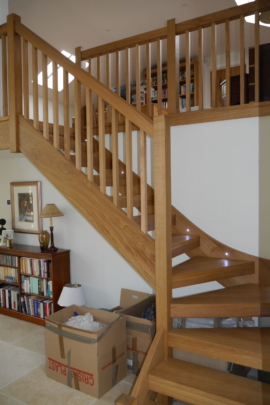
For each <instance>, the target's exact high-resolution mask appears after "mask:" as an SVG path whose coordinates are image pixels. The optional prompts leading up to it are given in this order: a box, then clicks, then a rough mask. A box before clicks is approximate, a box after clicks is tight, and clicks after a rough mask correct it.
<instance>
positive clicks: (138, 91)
mask: <svg viewBox="0 0 270 405" xmlns="http://www.w3.org/2000/svg"><path fill="white" fill-rule="evenodd" d="M140 96H141V58H140V46H139V45H138V44H137V45H136V107H137V110H138V111H141V97H140Z"/></svg>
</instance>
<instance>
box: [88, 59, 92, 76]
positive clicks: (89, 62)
mask: <svg viewBox="0 0 270 405" xmlns="http://www.w3.org/2000/svg"><path fill="white" fill-rule="evenodd" d="M91 62H92V59H91V58H89V59H88V66H87V72H88V73H89V75H91V74H92V70H91V68H92V63H91Z"/></svg>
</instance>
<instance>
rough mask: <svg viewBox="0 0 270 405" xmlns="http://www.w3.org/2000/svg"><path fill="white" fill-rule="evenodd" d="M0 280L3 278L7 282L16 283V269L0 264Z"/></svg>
mask: <svg viewBox="0 0 270 405" xmlns="http://www.w3.org/2000/svg"><path fill="white" fill-rule="evenodd" d="M0 280H3V281H4V280H5V281H8V282H9V283H18V269H14V268H13V267H4V266H0Z"/></svg>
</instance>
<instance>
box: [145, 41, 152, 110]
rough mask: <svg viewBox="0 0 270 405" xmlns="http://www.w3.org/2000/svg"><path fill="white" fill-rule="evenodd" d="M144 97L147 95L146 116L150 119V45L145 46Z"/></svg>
mask: <svg viewBox="0 0 270 405" xmlns="http://www.w3.org/2000/svg"><path fill="white" fill-rule="evenodd" d="M146 83H147V84H146V95H147V114H148V116H149V117H151V116H152V115H153V114H152V109H151V107H152V104H151V44H150V43H149V42H148V43H147V44H146Z"/></svg>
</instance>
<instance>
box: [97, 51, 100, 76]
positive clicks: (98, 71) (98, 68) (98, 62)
mask: <svg viewBox="0 0 270 405" xmlns="http://www.w3.org/2000/svg"><path fill="white" fill-rule="evenodd" d="M97 80H98V81H100V56H98V57H97Z"/></svg>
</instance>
